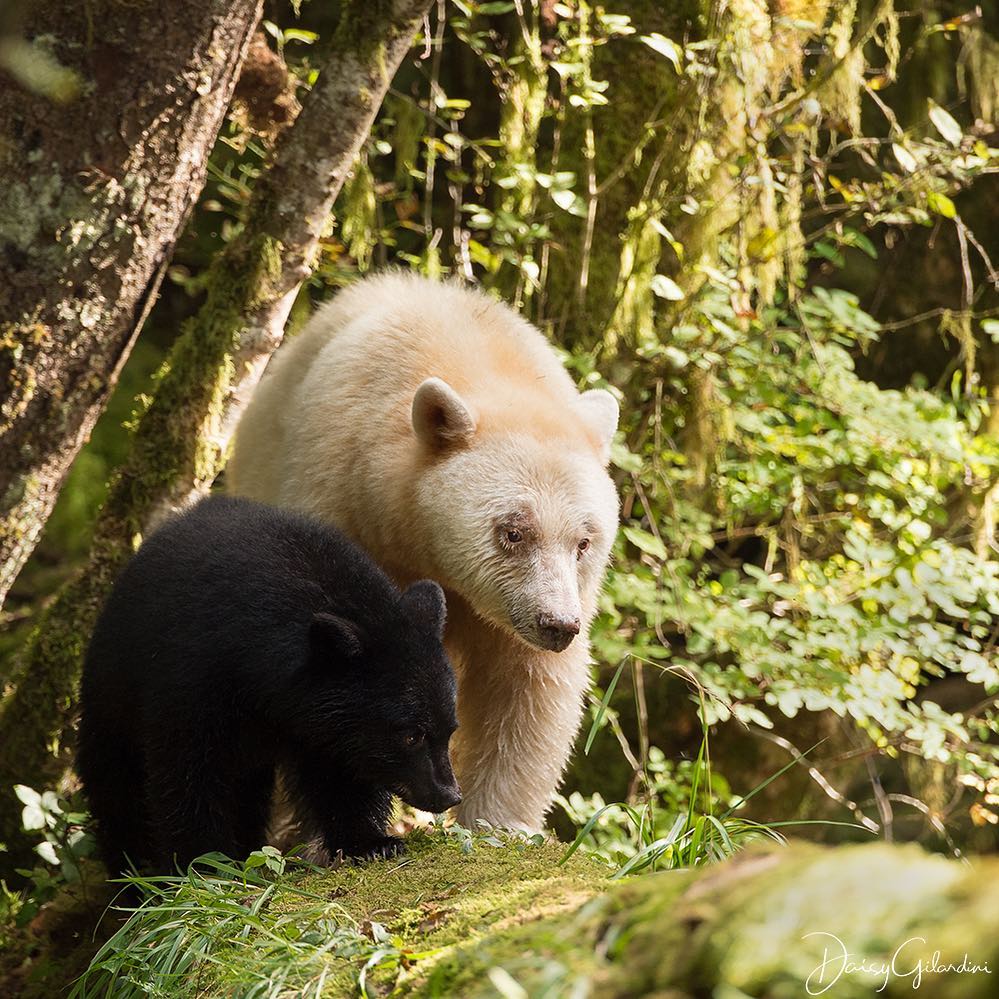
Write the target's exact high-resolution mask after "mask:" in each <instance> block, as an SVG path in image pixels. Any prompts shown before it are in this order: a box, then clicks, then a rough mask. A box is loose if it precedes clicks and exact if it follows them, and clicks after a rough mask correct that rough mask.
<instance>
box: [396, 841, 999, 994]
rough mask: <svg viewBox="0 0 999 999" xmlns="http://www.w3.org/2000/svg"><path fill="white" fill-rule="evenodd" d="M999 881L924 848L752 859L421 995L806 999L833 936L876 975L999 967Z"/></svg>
mask: <svg viewBox="0 0 999 999" xmlns="http://www.w3.org/2000/svg"><path fill="white" fill-rule="evenodd" d="M997 875H999V864H997V863H996V862H995V861H991V862H988V863H983V864H982V865H981V868H980V869H979V870H977V871H976V870H973V869H969V868H967V867H964V866H962V865H960V864H957V863H954V862H951V861H947V860H944V859H942V858H940V857H933V856H928V855H927V854H925V853H923V852H922V851H921V850H919V849H918V848H916V847H893V846H889V845H886V844H877V845H873V846H871V845H867V846H862V847H841V848H839V849H836V850H829V849H822V848H818V847H805V846H795V847H793V848H791V849H781V848H767V849H761V850H754V851H749V852H747V853H745V854H742V855H740V856H738V857H737V858H736V859H734V860H732V861H730V862H728V863H727V864H724V865H719V866H717V867H711V868H706V869H700V870H694V871H683V872H665V873H661V874H654V875H647V876H643V877H639V878H635V879H633V880H631V881H629V882H626V883H624V884H621V885H618V886H615V887H612V888H611V889H610V890H609V891H607V892H605V893H603V894H601V895H599V896H596V897H594V898H593V899H592V900H591V901H589V902H587V903H585V904H584V905H582V906H581V907H579V908H578V909H576V910H575V911H568V912H563V913H559V914H556V915H554V916H544V917H542V918H541V919H540V920H529V921H527V922H525V923H523V924H521V925H519V926H517V927H515V928H513V929H511V930H502V931H500V932H499V933H496V934H491V935H488V936H486V937H485V938H483V939H482V940H480V941H477V942H472V943H470V944H469V945H467V946H465V947H462V948H459V949H458V950H455V951H453V952H452V953H451V954H450V955H449V957H448V959H447V960H446V961H439V962H438V963H437V964H436V966H435V967H434V968H433V969H432V970H431V971H430V973H429V974H428V975H427V976H426V978H425V979H424V980H422V981H421V982H420V983H419V988H418V989H417V990H416V991H418V992H419V993H420V994H424V995H432V996H445V995H461V996H467V997H475V996H490V995H495V994H496V989H495V988H494V985H493V983H494V982H495V981H497V979H499V980H501V981H506V982H509V981H510V980H512V981H513V982H514V983H515V985H516V986H519V988H520V989H523V994H525V995H527V996H540V995H568V994H572V992H573V991H574V990H575V989H586V990H588V994H590V995H600V996H602V997H604V996H606V997H612V996H622V997H623V996H635V995H652V994H655V995H660V994H661V995H669V996H676V997H678V999H679V997H682V996H708V995H711V996H722V995H731V996H767V997H772V999H797V997H799V996H801V995H804V994H805V991H804V984H805V981H806V979H807V978H808V977H809V975H810V974H812V973H813V971H814V969H816V968H817V967H818V966H819V965H820V964H821V962H822V960H823V955H824V953H827V954H830V955H835V954H836V953H838V951H837V946H838V945H837V944H836V943H835V941H834V940H833V937H835V938H836V940H842V941H843V943H844V944H845V945H846V946H847V947H848V948H849V949H850V952H851V954H852V955H853V958H854V960H856V961H857V962H860V961H866V962H867V963H868V965H873V966H880V965H881V964H883V963H884V962H885V961H890V960H891V956H892V955H893V954H894V953H895V951H896V949H897V948H899V947H900V946H902V945H903V944H905V942H906V941H907V940H910V939H911V938H914V937H921V938H923V939H924V940H925V944H923V943H918V942H913V943H912V944H910V945H909V946H908V949H905V950H903V951H902V952H901V954H902V956H901V958H900V960H899V962H898V965H897V966H898V967H899V968H900V969H901V968H903V967H904V968H905V969H912V968H913V967H914V966H915V965H916V963H917V962H918V960H920V959H922V960H923V962H924V967H926V968H928V967H929V966H930V964H931V961H932V955H933V952H934V951H937V950H939V952H940V954H939V958H938V962H937V963H938V965H939V966H942V965H945V964H948V963H955V964H960V962H961V960H962V959H963V957H964V955H965V954H967V955H968V957H969V959H970V961H971V962H974V963H977V964H979V965H984V964H988V965H989V967H990V968H992V969H995V968H996V965H997V959H999V943H997V941H999V897H997V896H996V894H995V892H994V891H993V890H991V887H990V879H994V878H995V877H996V876H997ZM992 883H994V882H992ZM807 934H815V935H814V936H807ZM830 935H831V936H830ZM834 972H835V966H834V965H830V966H829V975H830V976H831V975H832V974H833V973H834ZM883 977H884V976H883V975H881V976H878V975H876V974H862V973H857V974H850V975H844V976H843V979H842V981H841V982H840V983H839V984H838V985H837V989H838V991H835V992H834V993H833V994H835V995H837V996H839V997H841V999H860V997H861V996H863V997H867V996H869V995H871V994H872V992H873V990H874V989H875V988H876V987H877V986H878V985H879V984H881V981H882V980H883ZM827 981H828V979H827ZM993 988H994V979H993V978H992V976H991V975H989V974H984V973H980V974H977V975H972V974H964V975H958V974H937V973H930V972H928V971H927V972H926V973H925V974H924V977H923V981H922V985H921V989H920V995H929V996H931V997H941V999H942V997H945V996H946V997H948V999H951V997H957V996H961V997H968V999H972V997H975V999H977V997H982V999H986V997H988V996H992V995H994V992H993V991H992V990H993ZM511 991H513V990H511ZM911 993H912V978H911V977H905V976H902V975H898V976H890V977H889V982H888V986H887V988H886V991H885V993H884V994H887V995H889V996H896V995H898V996H900V995H911Z"/></svg>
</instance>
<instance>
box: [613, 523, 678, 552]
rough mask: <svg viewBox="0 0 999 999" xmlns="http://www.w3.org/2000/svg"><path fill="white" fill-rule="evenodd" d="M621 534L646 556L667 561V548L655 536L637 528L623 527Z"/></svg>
mask: <svg viewBox="0 0 999 999" xmlns="http://www.w3.org/2000/svg"><path fill="white" fill-rule="evenodd" d="M621 533H622V534H623V535H624V536H625V537H626V538H627V539H628V540H629V541H630V542H631V543H632V544H633V545H634V546H635V547H636V548H638V549H640V550H641V551H643V552H645V554H646V555H651V556H652V557H653V558H657V559H660V560H665V559H666V557H667V554H666V548H665V546H664V545H663V543H662V542H661V541H660V540H659V539H658V538H657V537H656V536H655V535H654V534H649V532H648V531H642V530H640V529H639V528H637V527H622V528H621Z"/></svg>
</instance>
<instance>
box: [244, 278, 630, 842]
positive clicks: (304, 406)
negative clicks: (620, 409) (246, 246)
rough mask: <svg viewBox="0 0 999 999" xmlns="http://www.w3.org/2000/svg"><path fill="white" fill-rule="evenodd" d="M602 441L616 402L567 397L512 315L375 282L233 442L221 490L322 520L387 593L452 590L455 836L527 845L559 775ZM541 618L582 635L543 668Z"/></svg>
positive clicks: (258, 405) (607, 529)
mask: <svg viewBox="0 0 999 999" xmlns="http://www.w3.org/2000/svg"><path fill="white" fill-rule="evenodd" d="M616 423H617V405H616V403H615V402H614V400H613V398H612V397H611V396H610V395H609V394H607V393H605V392H587V393H583V394H582V395H581V394H580V393H579V392H577V390H576V388H575V386H574V385H573V383H572V380H571V378H570V377H569V376H568V374H567V373H566V372H565V370H564V369H563V367H562V365H561V364H560V363H559V361H558V358H557V357H556V355H555V353H554V352H553V350H552V349H551V347H550V346H549V344H548V343H547V342H546V340H545V339H544V337H542V335H541V334H540V333H539V332H538V331H537V330H536V329H535V328H534V327H532V326H531V325H530V324H529V323H527V322H525V321H524V320H522V319H521V318H520V317H519V316H517V315H516V313H514V312H513V311H512V310H511V309H509V308H508V307H507V306H505V305H502V304H500V303H498V302H495V301H493V300H492V299H490V298H488V297H487V296H486V295H484V294H482V293H480V292H478V291H474V290H471V289H469V288H467V287H464V286H460V285H457V284H442V283H436V282H432V281H429V280H426V279H422V278H417V277H413V276H409V275H403V274H400V273H389V274H385V275H382V276H379V277H375V278H369V279H367V280H365V281H361V282H359V283H358V284H356V285H354V286H352V287H351V288H349V289H348V290H346V291H343V292H341V293H340V294H339V295H338V296H337V297H336V299H335V300H334V301H333V302H332V303H330V304H328V305H326V306H324V307H322V308H320V309H319V310H318V311H317V312H316V314H315V316H314V317H313V318H312V320H311V321H310V322H309V324H308V325H307V327H306V328H305V330H303V332H302V333H301V334H299V335H298V336H297V337H295V338H294V339H293V340H291V341H290V342H289V343H288V344H287V345H286V346H284V347H282V348H281V350H280V351H279V352H278V353H277V355H276V356H275V358H274V359H273V361H272V362H271V364H270V367H269V369H268V371H267V373H266V375H265V376H264V379H263V380H262V382H261V383H260V386H259V388H258V389H257V392H256V394H255V395H254V397H253V399H252V401H251V403H250V406H249V408H248V410H247V412H246V415H245V416H244V417H243V420H242V422H241V423H240V425H239V427H238V429H237V433H236V442H235V450H234V454H233V457H232V460H231V461H230V464H229V467H228V470H227V478H228V483H229V486H228V488H229V489H230V490H231V491H233V492H235V493H239V494H242V495H245V496H250V497H253V498H256V499H259V500H262V501H264V502H269V503H274V504H278V505H283V506H288V507H294V508H297V509H300V510H304V511H306V512H309V513H312V514H316V515H318V516H320V517H322V518H325V519H327V520H329V521H331V522H332V523H334V524H336V525H337V526H339V527H340V528H341V529H343V530H344V531H346V532H347V534H349V535H350V536H352V537H353V538H354V539H355V540H356V541H358V542H359V543H360V544H362V545H363V546H364V547H365V548H367V550H368V551H369V552H370V553H371V554H372V555H373V556H374V557H375V559H376V560H378V561H379V562H380V563H381V564H382V565H383V566H384V567H385V568H386V569H387V570H388V571H389V572H390V573H391V574H393V575H394V576H395V578H396V579H397V580H398V581H399V582H400V583H403V584H404V583H407V582H409V581H411V580H413V579H416V578H420V577H424V576H427V577H430V578H432V579H436V580H438V581H439V582H440V583H441V584H442V585H443V586H444V587H445V589H446V590H447V595H448V628H447V636H446V637H447V647H448V651H449V653H450V655H451V657H452V661H453V662H454V665H455V669H456V671H457V673H458V681H459V695H458V717H459V723H460V727H459V730H458V732H457V733H456V735H455V737H454V741H453V742H452V756H453V759H454V766H455V770H456V772H457V775H458V778H459V782H460V783H461V786H462V791H463V794H464V800H463V802H462V804H461V806H460V807H459V809H458V818H459V820H460V821H462V822H463V823H465V824H466V825H470V824H474V822H475V820H476V819H484V820H486V821H488V822H490V823H492V824H494V825H499V826H506V827H513V828H523V829H529V830H536V829H539V828H540V827H541V826H542V824H543V820H544V815H545V813H546V811H547V810H548V808H549V806H550V804H551V799H552V796H553V794H554V791H555V789H556V787H557V785H558V781H559V779H560V777H561V774H562V771H563V769H564V767H565V763H566V760H567V758H568V755H569V752H570V749H571V747H572V742H573V738H574V736H575V734H576V730H577V728H578V726H579V720H580V716H581V712H582V704H583V694H584V691H585V688H586V685H587V678H588V670H587V663H588V658H589V649H588V643H587V632H588V629H589V625H590V622H591V620H592V617H593V614H594V611H595V605H596V597H597V593H598V590H599V586H600V583H601V580H602V577H603V573H604V570H605V567H606V563H607V559H608V556H609V552H610V546H611V542H612V540H613V536H614V533H615V530H616V527H617V497H616V494H615V491H614V488H613V485H612V483H611V480H610V478H609V476H608V475H607V473H606V471H605V466H606V463H607V458H608V453H609V446H610V439H611V437H612V435H613V432H614V429H615V427H616ZM511 531H515V532H516V533H515V534H511V533H510V532H511ZM511 537H513V538H518V537H519V538H520V539H521V540H518V541H516V542H512V541H511V540H510V538H511ZM580 542H588V543H589V544H588V548H587V549H586V550H585V551H583V552H580V551H579V549H578V546H579V543H580ZM539 615H542V616H543V615H554V616H555V617H557V618H559V619H572V618H573V617H574V616H575V617H578V618H579V620H580V624H581V631H580V634H579V635H578V637H577V638H576V639H575V640H574V641H572V643H571V644H570V645H569V646H568V648H566V649H565V650H564V651H562V652H554V651H547V650H546V649H544V648H541V647H540V646H541V645H543V644H544V639H543V634H542V630H540V629H541V625H539Z"/></svg>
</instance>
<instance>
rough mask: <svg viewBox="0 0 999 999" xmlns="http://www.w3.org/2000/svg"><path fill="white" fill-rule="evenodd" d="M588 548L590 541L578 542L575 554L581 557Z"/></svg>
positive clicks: (585, 539)
mask: <svg viewBox="0 0 999 999" xmlns="http://www.w3.org/2000/svg"><path fill="white" fill-rule="evenodd" d="M589 547H590V539H589V538H583V540H582V541H580V542H579V544H578V545H576V554H577V555H582V554H583V552H585V551H586V550H587V548H589Z"/></svg>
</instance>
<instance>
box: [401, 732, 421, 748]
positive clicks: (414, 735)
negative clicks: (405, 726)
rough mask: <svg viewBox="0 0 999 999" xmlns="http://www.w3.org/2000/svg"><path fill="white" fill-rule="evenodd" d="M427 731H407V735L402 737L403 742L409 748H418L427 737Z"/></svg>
mask: <svg viewBox="0 0 999 999" xmlns="http://www.w3.org/2000/svg"><path fill="white" fill-rule="evenodd" d="M426 737H427V736H426V733H425V732H422V731H419V730H417V731H416V732H407V733H406V735H404V736H403V737H402V744H403V745H404V746H405V747H406V748H407V749H416V747H417V746H422V745H423V740H424V739H426Z"/></svg>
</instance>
